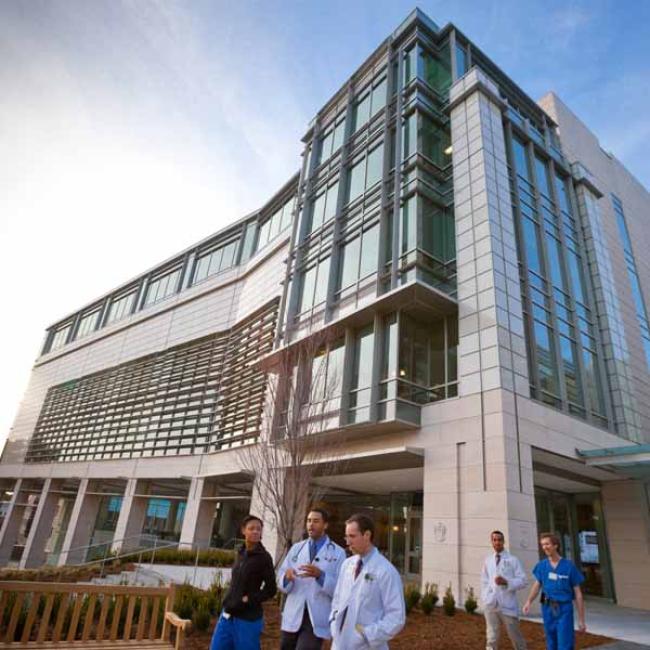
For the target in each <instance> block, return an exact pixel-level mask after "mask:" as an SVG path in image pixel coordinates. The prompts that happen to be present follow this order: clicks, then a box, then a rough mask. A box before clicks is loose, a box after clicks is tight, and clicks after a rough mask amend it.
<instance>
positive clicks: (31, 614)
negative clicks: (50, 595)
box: [20, 593, 41, 644]
mask: <svg viewBox="0 0 650 650" xmlns="http://www.w3.org/2000/svg"><path fill="white" fill-rule="evenodd" d="M40 602H41V594H39V593H35V594H33V595H32V604H31V605H30V606H29V611H28V612H27V619H26V620H25V627H23V633H22V636H21V637H20V642H21V643H23V644H24V643H27V641H29V637H30V636H31V634H32V625H34V619H35V618H36V612H37V610H38V605H39V603H40Z"/></svg>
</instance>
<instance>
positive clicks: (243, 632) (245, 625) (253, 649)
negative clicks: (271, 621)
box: [210, 613, 264, 650]
mask: <svg viewBox="0 0 650 650" xmlns="http://www.w3.org/2000/svg"><path fill="white" fill-rule="evenodd" d="M263 627H264V618H263V617H262V618H259V619H257V620H256V621H246V620H244V619H243V618H235V617H234V616H231V617H230V618H224V616H223V613H222V614H221V616H220V617H219V621H218V622H217V626H216V627H215V629H214V634H213V635H212V643H210V650H259V649H260V647H261V646H260V635H261V634H262V629H263Z"/></svg>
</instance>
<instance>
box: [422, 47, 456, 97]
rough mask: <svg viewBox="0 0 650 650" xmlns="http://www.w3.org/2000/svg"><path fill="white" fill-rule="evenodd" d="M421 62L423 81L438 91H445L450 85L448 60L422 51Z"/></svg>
mask: <svg viewBox="0 0 650 650" xmlns="http://www.w3.org/2000/svg"><path fill="white" fill-rule="evenodd" d="M422 63H423V67H424V81H425V82H426V83H427V84H428V85H429V86H431V87H432V88H434V89H435V90H437V91H439V92H443V91H445V90H446V89H447V88H449V86H450V85H451V70H450V68H449V60H448V59H447V60H443V59H439V58H438V57H436V56H434V55H432V54H430V53H429V52H423V54H422Z"/></svg>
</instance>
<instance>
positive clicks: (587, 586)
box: [535, 488, 614, 600]
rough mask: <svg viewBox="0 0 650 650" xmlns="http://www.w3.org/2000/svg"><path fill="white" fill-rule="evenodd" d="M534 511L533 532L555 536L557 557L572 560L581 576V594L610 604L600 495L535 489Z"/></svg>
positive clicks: (609, 570)
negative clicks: (535, 525)
mask: <svg viewBox="0 0 650 650" xmlns="http://www.w3.org/2000/svg"><path fill="white" fill-rule="evenodd" d="M535 507H536V511H537V530H538V531H539V532H540V533H541V532H546V531H548V532H552V533H555V534H556V535H558V536H559V538H560V540H561V549H560V553H561V554H562V555H563V556H564V557H566V558H568V559H570V560H573V561H574V562H575V563H576V565H577V566H578V568H579V569H580V570H581V571H582V573H583V574H584V576H585V583H584V591H585V593H586V594H589V595H592V596H601V597H604V598H609V599H612V600H613V599H614V587H613V583H612V578H611V564H610V560H609V551H608V548H607V536H606V531H605V521H604V518H603V510H602V503H601V499H600V494H598V493H593V492H589V493H582V494H565V493H562V492H554V491H551V490H544V489H540V488H535Z"/></svg>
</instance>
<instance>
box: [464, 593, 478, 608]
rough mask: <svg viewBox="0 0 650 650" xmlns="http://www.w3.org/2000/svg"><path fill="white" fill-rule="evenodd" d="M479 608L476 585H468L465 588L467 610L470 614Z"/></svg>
mask: <svg viewBox="0 0 650 650" xmlns="http://www.w3.org/2000/svg"><path fill="white" fill-rule="evenodd" d="M477 609H478V602H477V600H476V594H474V587H467V589H465V611H466V612H467V613H468V614H473V613H474V612H475V611H476V610H477Z"/></svg>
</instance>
